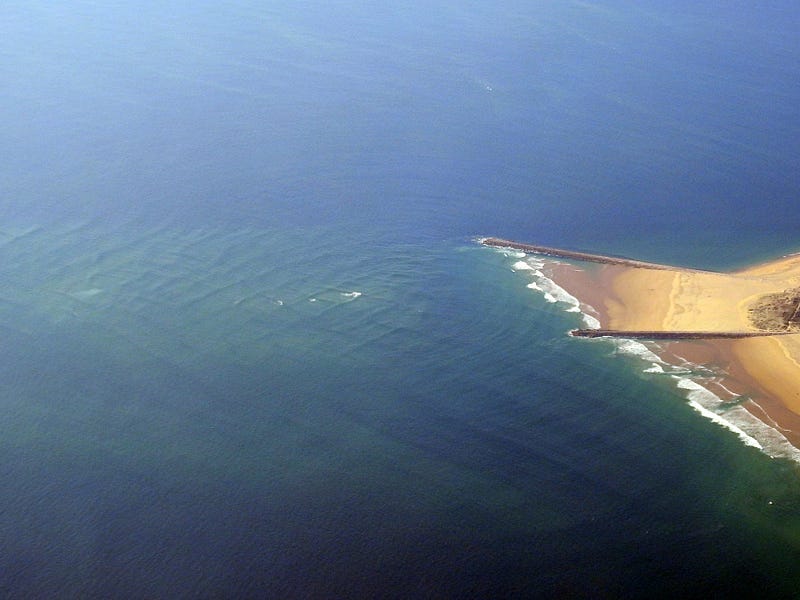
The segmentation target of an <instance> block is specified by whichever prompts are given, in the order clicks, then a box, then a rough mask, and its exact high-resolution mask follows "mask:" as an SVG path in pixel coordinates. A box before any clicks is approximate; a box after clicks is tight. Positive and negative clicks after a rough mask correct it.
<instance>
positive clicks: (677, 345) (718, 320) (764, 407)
mask: <svg viewBox="0 0 800 600" xmlns="http://www.w3.org/2000/svg"><path fill="white" fill-rule="evenodd" d="M481 242H482V243H483V244H484V245H487V246H493V247H508V248H513V249H515V250H520V251H523V252H526V253H533V254H539V255H542V256H549V257H555V258H558V259H565V260H566V262H567V263H568V264H564V261H558V262H556V261H552V262H551V263H548V264H547V265H546V266H545V269H546V271H547V273H546V274H547V276H548V277H550V278H552V279H553V281H555V283H557V284H558V285H559V286H560V287H562V288H563V289H564V290H566V291H567V292H568V293H569V294H571V295H573V296H575V297H576V298H578V299H579V300H580V301H581V302H582V303H586V304H591V306H593V307H594V308H595V309H596V312H597V315H596V317H597V319H598V321H599V324H600V326H599V329H600V331H599V332H598V331H596V330H577V331H578V332H579V333H578V334H577V335H583V336H584V337H602V336H611V337H627V338H634V339H636V338H639V339H650V340H661V341H660V342H659V349H660V350H661V352H660V354H662V355H663V356H667V357H671V358H672V360H678V361H687V360H688V361H689V362H694V363H695V364H697V362H696V361H697V356H701V355H702V356H707V357H709V359H708V363H707V366H709V367H710V368H713V369H714V370H716V371H717V372H719V373H721V374H722V377H723V378H724V379H725V383H724V385H723V388H730V389H736V390H737V392H738V393H737V394H736V395H735V397H736V400H737V402H738V403H739V404H740V405H741V406H742V407H743V408H744V409H746V410H747V411H748V412H749V413H751V414H752V415H754V416H755V417H757V418H758V419H759V420H761V421H762V422H763V423H765V424H767V425H769V426H770V427H772V428H773V429H774V430H776V431H779V432H780V433H781V435H782V436H783V437H784V438H786V439H787V440H789V441H790V442H791V443H792V444H793V445H794V446H795V447H797V448H800V255H792V256H787V257H783V258H780V259H777V260H775V261H771V262H768V263H764V264H759V265H756V266H753V267H749V268H746V269H742V270H739V271H736V272H731V273H719V272H713V271H703V270H699V269H690V268H682V267H675V266H669V265H662V264H654V263H646V262H643V261H636V260H633V259H627V258H622V257H614V256H603V255H597V254H589V253H585V252H574V251H571V250H561V249H558V248H550V247H545V246H535V245H532V244H522V243H518V242H510V241H509V240H502V239H499V238H486V239H484V240H481ZM575 261H577V262H580V263H585V262H589V263H595V264H596V265H598V266H595V267H594V268H583V269H577V268H574V267H571V266H570V264H569V263H572V262H575ZM795 332H797V334H795ZM573 335H575V332H573ZM694 347H698V348H700V349H701V351H695V350H693V348H694ZM687 354H688V355H693V356H692V358H694V360H691V359H686V358H685V357H686V355H687ZM668 360H669V359H668Z"/></svg>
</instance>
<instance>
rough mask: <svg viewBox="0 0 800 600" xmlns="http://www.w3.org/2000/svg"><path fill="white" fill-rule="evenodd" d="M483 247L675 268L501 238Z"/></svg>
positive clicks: (698, 271)
mask: <svg viewBox="0 0 800 600" xmlns="http://www.w3.org/2000/svg"><path fill="white" fill-rule="evenodd" d="M481 243H482V244H483V245H484V246H492V247H494V248H511V249H513V250H520V251H522V252H528V253H531V254H543V255H545V256H552V257H554V258H567V259H572V260H581V261H585V262H595V263H602V264H605V265H619V266H622V267H631V268H634V269H654V270H659V271H674V270H675V269H676V267H674V266H671V265H662V264H658V263H651V262H645V261H642V260H634V259H632V258H625V257H622V256H605V255H603V254H591V253H589V252H577V251H575V250H564V249H562V248H551V247H549V246H537V245H534V244H523V243H522V242H515V241H513V240H504V239H502V238H494V237H489V238H485V239H483V240H481ZM681 271H685V272H695V273H710V272H712V271H704V270H702V269H689V268H683V267H681Z"/></svg>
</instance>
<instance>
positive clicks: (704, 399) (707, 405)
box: [675, 377, 764, 450]
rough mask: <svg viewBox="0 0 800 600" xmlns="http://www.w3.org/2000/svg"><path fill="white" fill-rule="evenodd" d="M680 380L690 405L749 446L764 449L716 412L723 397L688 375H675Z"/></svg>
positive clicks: (679, 384) (681, 387) (680, 386)
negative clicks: (688, 377) (715, 409)
mask: <svg viewBox="0 0 800 600" xmlns="http://www.w3.org/2000/svg"><path fill="white" fill-rule="evenodd" d="M675 379H677V380H678V387H679V388H680V389H682V390H686V391H687V394H686V396H687V398H688V399H689V406H691V407H692V408H693V409H695V410H696V411H697V412H699V413H700V414H701V415H703V416H704V417H705V418H707V419H709V420H711V421H714V423H717V424H718V425H722V426H723V427H725V428H726V429H729V430H730V431H732V432H733V433H735V434H736V435H738V436H739V438H740V439H741V440H742V441H743V442H744V443H745V444H747V445H748V446H752V447H753V448H758V449H759V450H763V449H764V447H763V446H762V445H761V444H760V443H758V441H757V440H756V439H755V438H754V437H752V436H751V435H748V434H747V433H745V432H744V431H743V430H742V429H741V428H739V427H737V426H736V425H734V424H733V423H731V422H730V421H728V420H727V419H724V418H723V417H721V416H720V415H719V414H718V413H716V412H714V410H713V409H714V408H719V407H720V406H721V405H722V399H721V398H720V397H719V396H717V395H716V394H715V393H714V392H712V391H710V390H708V389H706V388H704V387H703V386H702V385H700V384H699V383H697V382H696V381H692V380H691V379H687V378H686V377H675Z"/></svg>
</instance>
